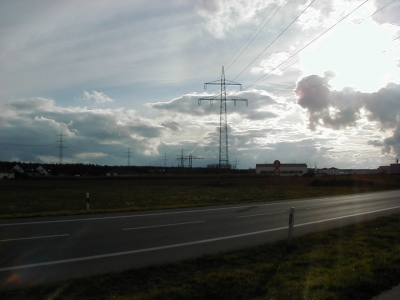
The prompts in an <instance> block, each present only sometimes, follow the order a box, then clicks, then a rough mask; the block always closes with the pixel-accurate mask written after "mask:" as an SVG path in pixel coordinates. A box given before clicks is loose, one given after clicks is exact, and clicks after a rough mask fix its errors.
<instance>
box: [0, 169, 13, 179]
mask: <svg viewBox="0 0 400 300" xmlns="http://www.w3.org/2000/svg"><path fill="white" fill-rule="evenodd" d="M13 178H15V174H14V171H8V170H4V169H1V170H0V179H13Z"/></svg>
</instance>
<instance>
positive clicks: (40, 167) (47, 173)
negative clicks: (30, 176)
mask: <svg viewBox="0 0 400 300" xmlns="http://www.w3.org/2000/svg"><path fill="white" fill-rule="evenodd" d="M36 171H38V172H39V173H40V174H42V175H44V176H49V175H50V173H49V172H48V171H47V170H46V169H45V168H43V167H42V166H39V167H37V168H36Z"/></svg>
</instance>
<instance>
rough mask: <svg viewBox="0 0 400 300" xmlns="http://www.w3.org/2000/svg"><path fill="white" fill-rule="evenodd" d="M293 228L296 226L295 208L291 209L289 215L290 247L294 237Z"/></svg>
mask: <svg viewBox="0 0 400 300" xmlns="http://www.w3.org/2000/svg"><path fill="white" fill-rule="evenodd" d="M293 226H294V207H292V208H290V214H289V235H288V245H289V246H290V240H291V239H292V235H293Z"/></svg>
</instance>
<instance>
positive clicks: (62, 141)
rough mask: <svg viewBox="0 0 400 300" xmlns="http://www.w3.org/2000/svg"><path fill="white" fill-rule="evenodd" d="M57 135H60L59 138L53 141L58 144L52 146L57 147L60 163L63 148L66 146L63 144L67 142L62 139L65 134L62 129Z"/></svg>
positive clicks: (61, 161) (60, 161) (60, 162)
mask: <svg viewBox="0 0 400 300" xmlns="http://www.w3.org/2000/svg"><path fill="white" fill-rule="evenodd" d="M58 136H59V137H60V139H59V140H58V141H54V143H57V144H58V145H57V146H55V147H54V148H58V149H59V154H58V157H59V164H60V165H62V163H63V149H65V148H68V147H66V146H65V144H68V142H67V141H64V140H63V136H65V134H63V133H62V131H61V133H60V134H59V135H58Z"/></svg>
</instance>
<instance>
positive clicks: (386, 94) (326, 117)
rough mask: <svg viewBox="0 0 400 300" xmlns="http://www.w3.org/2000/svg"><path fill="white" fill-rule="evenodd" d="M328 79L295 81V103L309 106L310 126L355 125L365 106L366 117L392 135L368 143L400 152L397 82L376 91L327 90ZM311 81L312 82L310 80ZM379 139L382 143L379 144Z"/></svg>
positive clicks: (388, 151) (318, 78)
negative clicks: (382, 139) (296, 98)
mask: <svg viewBox="0 0 400 300" xmlns="http://www.w3.org/2000/svg"><path fill="white" fill-rule="evenodd" d="M327 81H328V80H327V79H326V78H323V77H320V76H317V75H312V76H308V77H305V78H303V79H302V80H300V81H299V82H298V84H297V88H296V89H295V92H296V94H297V96H298V104H299V105H300V106H302V107H303V108H306V109H307V110H308V114H309V122H310V123H309V127H310V128H311V129H313V130H315V129H316V126H323V127H328V128H332V129H342V128H346V127H352V126H356V122H357V121H358V120H359V119H360V118H361V115H360V112H361V110H362V109H364V111H365V113H366V116H367V118H368V120H369V121H376V122H378V123H379V125H380V129H381V130H382V131H385V132H387V133H389V134H392V136H391V137H389V138H386V139H384V141H383V142H380V143H378V142H377V141H369V142H368V144H369V145H374V146H378V144H379V146H383V148H382V152H384V153H390V152H391V151H393V152H394V153H396V154H397V155H399V154H400V134H399V131H400V101H399V99H400V85H398V84H394V83H390V84H388V85H387V86H386V87H384V88H381V89H380V90H379V91H378V92H375V93H361V92H358V91H355V90H354V89H351V88H345V89H343V90H342V91H330V90H329V86H328V85H327ZM312 82H313V83H312ZM381 143H382V144H381Z"/></svg>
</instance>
